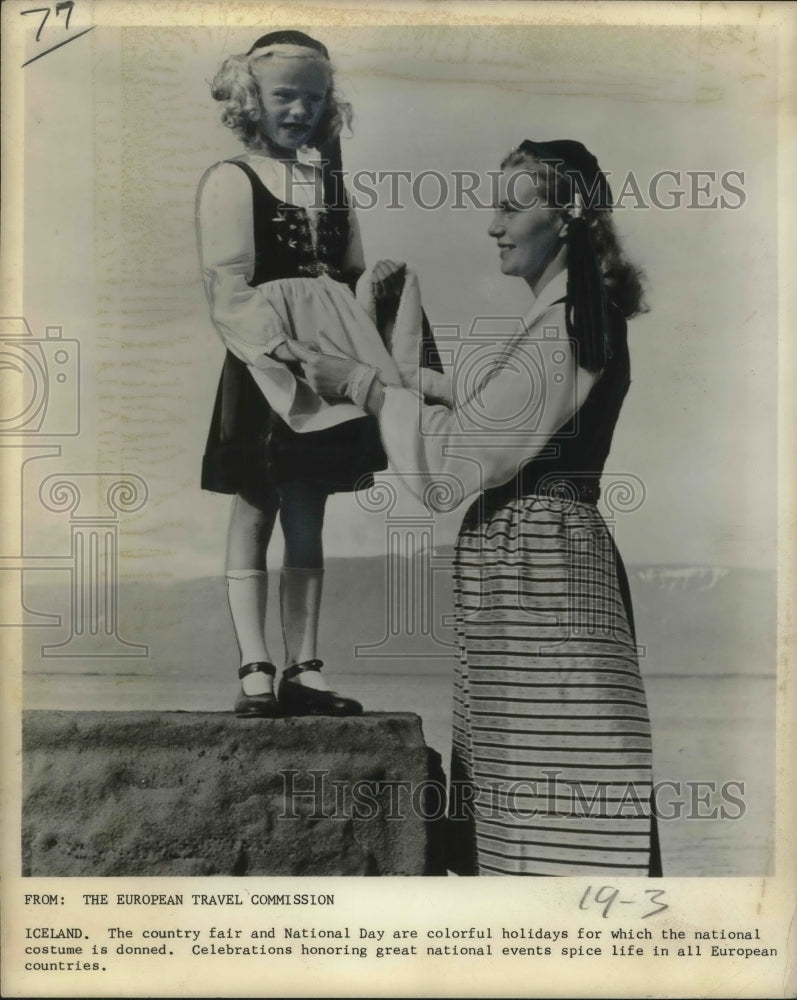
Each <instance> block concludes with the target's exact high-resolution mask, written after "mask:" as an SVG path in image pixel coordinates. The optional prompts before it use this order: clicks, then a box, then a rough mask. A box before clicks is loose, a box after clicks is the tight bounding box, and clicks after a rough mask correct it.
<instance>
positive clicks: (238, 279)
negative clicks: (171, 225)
mask: <svg viewBox="0 0 797 1000" xmlns="http://www.w3.org/2000/svg"><path fill="white" fill-rule="evenodd" d="M245 160H246V163H247V165H248V166H250V167H251V168H252V169H253V170H254V171H255V172H256V173H257V175H258V177H259V178H260V179H261V180H262V181H263V183H264V184H265V186H266V187H267V188H268V189H269V191H271V193H272V194H273V195H274V196H275V197H276V198H277V199H278V200H279V201H281V202H287V201H288V199H289V198H290V199H291V202H290V203H292V204H296V205H299V207H301V208H304V209H306V210H307V214H308V218H309V220H310V227H311V232H312V233H313V238H315V235H314V234H315V224H316V222H317V217H318V210H317V209H314V207H313V206H314V205H318V204H320V203H321V197H320V191H321V171H320V169H319V168H318V167H317V166H315V165H314V164H309V163H294V164H292V165H290V164H286V163H283V162H282V161H279V160H274V159H272V158H271V157H267V156H257V155H255V154H250V155H248V156H247V157H245ZM316 199H317V200H316ZM196 220H197V243H198V247H199V259H200V267H201V269H202V280H203V284H204V286H205V294H206V295H207V299H208V303H209V305H210V315H211V318H212V320H213V324H214V326H215V327H216V330H217V331H218V333H219V336H220V337H221V339H222V340H223V341H224V344H225V345H226V346H227V347H228V348H229V350H230V351H232V353H233V354H234V355H236V357H238V358H240V359H241V360H242V361H245V362H246V363H247V364H248V365H253V366H254V367H256V368H261V369H272V368H273V366H274V365H275V364H278V362H275V361H274V360H273V359H271V358H267V357H266V355H267V352H269V351H273V350H274V348H275V347H276V346H277V345H278V344H279V343H280V342H281V341H282V340H283V338H284V328H283V323H282V319H281V318H280V315H279V313H278V311H276V310H275V309H274V307H273V306H272V304H271V303H270V302H269V298H268V282H266V283H265V284H264V285H262V286H260V287H255V288H252V287H251V286H250V285H249V281H251V279H252V276H253V275H254V271H255V240H254V219H253V211H252V185H251V183H250V180H249V178H248V177H247V176H246V174H245V173H244V172H243V170H241V169H240V168H239V167H236V166H235V165H234V164H231V163H217V164H215V165H214V166H213V167H211V168H210V169H209V170H208V171H207V172H206V173H205V175H204V177H203V178H202V180H201V181H200V184H199V190H198V192H197V202H196ZM364 266H365V265H364V262H363V251H362V243H361V239H360V231H359V227H358V224H357V219H356V215H355V213H354V212H349V243H348V247H347V250H346V255H345V259H344V265H343V267H344V270H348V269H352V270H355V269H356V270H362V269H363V268H364Z"/></svg>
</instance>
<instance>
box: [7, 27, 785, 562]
mask: <svg viewBox="0 0 797 1000" xmlns="http://www.w3.org/2000/svg"><path fill="white" fill-rule="evenodd" d="M768 30H769V29H764V28H759V29H756V30H753V29H747V28H737V29H732V30H731V29H723V30H716V31H707V30H702V31H701V30H699V29H697V28H685V27H684V28H669V29H665V28H652V27H650V28H609V27H606V28H595V27H591V28H580V27H539V26H538V27H526V28H519V27H518V28H497V27H496V28H478V29H477V28H471V27H460V28H443V27H439V28H423V29H417V28H395V27H393V28H378V29H377V28H354V27H352V28H348V29H346V30H341V29H333V28H324V29H318V30H317V31H316V35H317V36H318V37H319V38H321V39H322V40H323V41H324V42H325V44H326V45H327V47H328V48H329V50H330V52H331V54H332V58H333V61H334V63H335V66H336V73H337V83H338V86H339V88H340V90H341V91H342V92H343V94H344V95H345V97H346V98H347V99H348V100H350V101H351V103H352V104H353V106H354V112H355V119H354V124H353V129H352V132H351V134H350V135H348V134H347V135H346V136H345V138H344V141H343V156H344V165H345V167H346V168H347V169H348V170H349V171H357V170H370V171H399V170H404V171H410V172H412V174H413V176H415V175H417V174H418V173H419V172H420V171H425V170H427V171H428V170H435V171H439V172H440V173H441V174H442V175H443V177H444V178H446V180H447V182H448V183H450V184H451V185H452V186H453V183H454V181H453V178H454V172H455V171H463V170H470V171H475V172H476V173H477V174H478V175H479V176H484V175H486V174H487V172H488V171H491V170H495V169H496V168H497V166H498V163H499V162H500V160H501V158H502V156H503V155H504V154H505V153H506V152H507V151H508V149H510V148H511V147H513V146H515V145H517V144H518V143H519V142H520V141H521V140H522V139H524V138H534V139H554V138H576V139H579V140H581V141H582V142H584V144H585V145H586V146H587V147H588V148H589V149H591V150H592V151H593V152H594V153H595V155H596V156H597V158H598V160H599V162H600V164H601V166H602V167H603V169H604V170H606V171H608V172H609V174H610V179H611V181H612V184H613V186H614V188H615V194H617V193H618V189H622V182H623V180H624V179H625V178H626V176H627V175H628V173H629V172H632V173H633V175H634V177H635V178H636V179H637V180H638V182H639V187H640V190H641V191H642V192H643V197H644V195H645V193H646V192H647V191H648V188H649V184H650V182H651V179H652V178H653V177H654V176H655V175H656V174H657V173H658V172H660V171H664V170H669V171H675V172H680V180H677V179H671V180H670V181H669V182H668V183H666V184H663V186H662V190H664V191H665V192H666V191H669V190H672V189H673V188H678V189H680V190H683V191H685V192H686V195H687V197H686V198H685V201H688V194H689V190H690V189H689V185H690V180H689V176H688V174H687V171H713V172H714V173H715V176H716V177H717V179H718V180H717V181H716V182H715V183H714V184H713V185H712V186H711V190H710V192H709V195H708V197H711V196H712V195H714V194H722V193H723V192H722V190H720V185H719V178H720V177H721V176H722V175H723V174H726V173H727V172H729V171H734V172H736V173H735V174H734V177H735V180H734V181H733V182H734V183H735V184H736V185H737V186H741V188H742V190H743V204H742V205H741V206H740V207H736V208H726V209H720V208H708V209H705V208H704V209H700V208H694V207H687V205H686V204H683V205H682V206H681V207H680V208H675V209H673V210H669V211H667V210H662V209H659V208H656V207H655V206H654V207H646V208H645V207H640V206H639V204H638V202H637V199H636V198H635V197H633V196H630V197H628V198H627V199H626V200H625V201H624V205H623V207H618V208H617V210H616V212H615V217H616V223H617V226H618V230H619V232H620V234H621V236H622V238H623V240H624V244H625V246H626V248H627V250H628V253H629V255H630V256H631V257H632V259H634V260H635V261H636V262H638V263H639V264H640V265H641V266H642V267H643V268H644V269H645V271H646V273H647V275H648V281H649V295H648V298H649V303H650V307H651V308H650V312H649V313H648V314H646V315H645V316H642V317H640V318H638V319H636V320H634V321H633V322H632V325H631V329H630V346H631V354H632V386H631V390H630V392H629V395H628V397H627V401H626V404H625V407H624V410H623V413H622V415H621V418H620V422H619V424H618V428H617V431H616V434H615V440H614V445H613V449H612V453H611V455H610V457H609V461H608V463H607V481H608V479H610V478H611V477H614V478H615V479H617V478H620V479H622V477H623V476H625V475H632V476H634V477H636V478H637V479H638V480H641V482H642V483H643V484H644V490H645V494H644V502H643V503H641V504H640V505H639V506H638V508H637V509H636V510H634V511H633V512H627V513H622V514H618V515H617V518H616V521H614V522H613V527H614V529H615V530H616V534H617V539H618V542H619V544H620V547H621V550H622V552H623V554H624V557H625V559H626V561H627V562H629V563H632V564H640V563H689V564H697V565H736V566H750V567H756V568H769V567H773V566H774V565H775V559H776V532H775V482H776V451H775V448H776V424H775V419H776V410H777V289H778V276H777V228H776V224H777V211H776V208H777V206H776V203H775V199H774V192H775V191H776V180H777V178H776V170H775V168H776V117H775V113H776V100H775V99H776V93H775V89H774V87H775V74H774V72H773V70H772V67H773V66H774V61H775V56H776V50H775V39H774V36H773V35H772V34H771V33H769V34H768V33H767V32H768ZM257 34H258V32H254V34H253V32H252V30H251V29H247V30H242V29H232V28H224V29H218V30H217V29H210V28H203V29H177V28H171V29H170V28H160V29H155V28H147V29H144V28H138V29H133V28H128V29H123V30H120V29H116V28H110V27H108V28H105V27H98V28H96V29H95V30H94V31H92V32H91V33H90V34H89V35H87V36H86V39H85V40H84V41H85V44H84V41H83V40H81V41H79V42H77V43H76V44H75V45H69V46H66V47H65V48H64V49H63V50H60V51H59V52H56V53H53V54H52V55H50V56H48V57H47V58H46V59H41V60H39V61H37V62H36V63H35V64H32V65H31V66H29V67H28V68H27V70H26V72H27V73H28V75H27V76H26V84H27V88H26V94H25V133H24V139H23V141H24V149H25V190H24V213H25V214H24V218H25V246H24V292H23V297H22V299H21V300H20V301H19V303H18V307H17V308H18V310H19V313H20V314H23V315H24V316H25V318H26V319H27V321H28V324H29V326H30V329H31V330H32V332H33V336H34V338H42V337H43V336H44V331H45V328H46V327H47V326H53V325H57V326H60V327H62V330H63V334H62V337H63V338H65V339H67V340H70V341H77V342H78V347H79V352H80V391H79V405H80V426H79V433H76V434H70V435H69V436H63V431H64V428H65V426H66V424H64V423H63V422H62V423H61V425H60V426H59V420H60V418H59V417H58V413H59V412H60V411H59V410H58V407H62V408H63V407H65V408H66V409H65V411H64V412H68V411H69V406H70V405H71V404H70V402H69V400H68V399H67V398H66V396H63V397H61V396H59V397H58V398H55V394H56V391H57V389H58V388H59V387H56V386H55V383H54V382H53V387H54V388H53V392H54V401H53V402H52V403H51V409H50V411H49V414H48V421H49V423H48V424H47V425H46V427H45V428H44V430H43V432H42V434H40V436H39V437H38V438H37V439H36V441H35V442H33V441H32V439H29V443H30V444H32V443H35V444H41V445H42V446H44V445H50V446H52V445H53V444H54V443H55V444H58V445H60V448H61V453H60V455H58V456H52V455H48V454H45V451H44V450H43V451H41V452H40V454H41V457H40V458H39V459H38V460H37V461H32V462H28V464H27V465H26V466H25V467H24V472H23V471H21V468H14V467H12V466H13V463H12V466H9V468H11V475H16V476H18V477H19V479H20V480H21V497H22V503H23V507H24V517H25V522H24V528H23V533H24V535H25V547H26V551H28V552H31V553H35V552H40V553H54V552H55V551H56V550H57V551H59V552H60V551H62V550H64V549H65V548H66V550H68V545H69V530H68V528H67V525H66V522H65V519H64V516H63V512H61V513H59V512H53V511H50V510H47V509H45V507H44V506H43V505H42V502H41V499H40V496H39V487H40V485H41V481H42V479H43V478H44V477H46V476H49V475H51V474H53V473H56V472H58V473H70V474H74V473H94V472H100V473H102V474H103V475H106V474H107V475H109V476H114V475H117V474H118V473H126V474H134V475H136V476H138V477H140V478H141V479H142V480H143V481H144V482H145V483H146V485H147V498H146V501H145V502H144V503H143V504H142V506H141V507H140V509H138V510H137V511H132V512H130V513H128V514H126V515H124V516H123V517H122V518H121V520H120V546H121V553H122V559H121V567H122V574H123V575H124V576H125V577H126V578H130V579H147V578H153V579H155V578H157V579H160V580H168V579H169V578H178V577H180V578H182V577H199V576H207V575H212V574H215V573H218V572H219V571H220V569H221V566H222V564H223V551H224V543H225V534H226V525H227V514H228V509H229V498H227V497H221V496H214V495H210V494H206V493H202V492H201V491H200V489H199V485H198V483H199V470H200V464H201V457H202V452H203V448H204V443H205V437H206V434H207V427H208V423H209V419H210V413H211V408H212V401H213V395H214V392H215V386H216V382H217V380H218V375H219V371H220V367H221V362H222V359H223V348H222V345H221V343H220V341H219V339H218V337H217V335H216V333H215V331H214V329H213V327H212V325H211V323H210V320H209V318H208V314H207V306H206V303H205V300H204V296H203V292H202V288H201V285H200V281H199V273H198V266H197V258H196V245H195V233H194V195H195V191H196V186H197V184H198V182H199V179H200V177H201V176H202V173H203V172H204V170H205V169H206V168H207V167H208V166H209V165H211V164H212V163H214V162H216V161H218V160H220V159H224V158H226V157H229V156H232V155H236V153H238V152H239V151H240V148H239V147H238V145H237V143H236V141H235V139H234V137H232V136H231V135H230V133H229V132H228V131H227V130H225V129H224V128H223V127H222V126H221V125H220V124H219V122H218V107H217V106H216V105H215V103H214V102H213V101H212V99H211V98H210V96H209V87H208V82H209V80H210V79H211V78H212V76H213V75H214V73H215V71H216V69H217V68H218V66H219V64H220V62H221V60H222V59H223V58H224V56H226V55H228V54H230V53H233V52H240V51H244V50H246V49H248V48H249V46H250V45H251V43H252V41H253V40H254V38H255V37H257ZM742 175H743V180H741V179H740V178H741V177H742ZM423 190H424V192H425V195H424V196H425V197H426V198H431V197H432V196H433V194H434V193H435V188H434V186H430V187H428V188H424V189H423ZM480 190H481V189H480ZM486 190H487V189H486V188H485V191H486ZM380 191H381V192H382V193H384V192H383V189H382V188H380ZM700 197H701V198H702V196H700ZM644 200H648V199H644ZM699 200H700V199H699ZM729 200H730V201H731V203H732V204H734V205H735V204H737V203H738V202H739V201H740V200H741V199H740V198H738V197H733V198H729ZM489 214H490V213H489V211H488V210H486V209H479V208H475V207H472V206H471V207H467V208H460V209H455V208H452V207H451V206H450V204H448V203H447V204H446V205H444V206H443V207H441V208H440V209H437V210H430V209H425V208H423V207H422V206H419V205H412V204H408V205H407V206H405V207H404V208H402V209H398V210H396V209H393V210H391V209H388V208H387V207H386V205H385V198H384V197H383V198H381V199H380V201H379V203H378V205H377V206H376V207H374V208H372V209H370V210H369V209H365V208H364V209H362V210H361V211H360V212H359V219H360V226H361V230H362V233H363V240H364V244H365V250H366V256H367V258H368V260H369V261H373V260H376V259H378V258H379V257H385V256H387V257H391V258H394V259H401V260H406V261H408V262H409V263H410V264H411V266H412V267H413V268H414V269H415V270H416V271H417V273H418V275H419V277H420V281H421V286H422V290H423V296H424V303H425V306H426V309H427V313H428V314H429V316H430V318H431V321H432V323H433V324H434V325H435V326H436V327H438V328H445V329H444V330H443V331H442V332H443V335H444V336H446V337H448V338H450V337H451V335H452V332H455V331H456V330H459V331H460V332H461V334H466V333H467V331H468V330H469V329H470V327H471V325H472V323H473V322H474V319H475V318H477V317H491V316H493V317H496V316H498V317H500V316H517V315H523V314H524V313H525V312H526V311H527V310H528V308H529V306H530V303H531V298H530V293H529V290H528V288H527V287H526V286H525V284H524V283H523V282H522V281H519V280H518V279H511V278H505V277H503V276H501V275H500V274H499V271H498V260H497V257H496V251H495V248H494V245H493V241H492V240H491V239H490V238H489V237H488V236H487V226H488V223H489ZM46 350H47V351H50V352H51V351H52V350H53V348H52V347H48V348H47V349H46ZM69 350H70V351H73V350H74V348H73V347H72V346H70V347H69ZM72 384H73V383H72V382H70V386H71V385H72ZM70 391H71V390H70ZM64 392H66V389H65V390H64ZM64 419H65V418H64ZM67 422H68V421H67ZM34 454H36V452H35V450H34V451H30V452H28V453H27V455H28V456H29V457H30V456H33V455H34ZM364 506H366V505H364V504H363V503H361V502H358V500H357V498H355V497H353V496H351V495H339V496H335V497H333V498H332V499H331V500H330V505H329V508H328V515H327V522H326V529H325V547H326V551H327V553H328V554H329V555H337V556H345V555H366V554H373V555H378V554H380V553H382V552H383V551H384V545H385V537H386V532H387V530H388V528H389V524H386V520H385V515H384V514H383V513H380V512H374V511H368V510H365V509H363V507H364ZM460 516H461V512H460V514H459V515H457V514H453V515H449V516H446V517H442V518H440V519H438V521H436V522H434V523H433V524H432V523H431V521H429V520H428V519H427V518H426V515H425V514H424V512H423V510H422V508H418V507H417V505H416V506H413V505H412V504H411V503H410V502H409V500H408V499H407V498H401V502H400V504H399V507H398V508H396V509H395V510H394V511H392V512H391V513H390V515H389V518H388V520H390V519H393V520H396V519H398V520H400V519H401V518H405V519H406V518H410V519H411V518H413V517H414V518H415V519H416V523H417V524H418V525H420V526H421V527H423V529H424V530H425V531H426V532H427V535H426V537H427V538H430V539H432V542H433V544H450V543H451V542H452V541H453V538H454V535H455V532H456V528H457V524H458V520H459V517H460ZM277 535H278V533H277ZM280 556H281V539H280V538H279V537H275V539H274V542H273V544H272V550H271V553H270V561H271V562H272V563H273V564H274V565H278V564H279V560H280Z"/></svg>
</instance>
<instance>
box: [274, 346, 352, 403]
mask: <svg viewBox="0 0 797 1000" xmlns="http://www.w3.org/2000/svg"><path fill="white" fill-rule="evenodd" d="M285 346H286V347H287V348H288V350H290V351H291V352H292V354H293V358H292V360H294V361H300V362H301V364H302V368H303V369H304V377H305V378H306V379H307V381H308V382H309V383H310V386H311V387H312V388H313V389H315V391H316V392H317V393H318V395H319V396H325V397H327V398H328V399H341V398H345V397H346V396H347V395H348V394H347V391H346V390H347V387H348V384H349V380H350V378H351V376H352V373H353V372H354V370H355V368H358V367H359V365H360V362H359V361H355V360H354V359H353V358H339V357H334V356H333V355H331V354H321V353H320V351H317V350H310V349H309V348H307V347H306V346H304V345H302V344H298V343H296V342H295V341H286V342H285Z"/></svg>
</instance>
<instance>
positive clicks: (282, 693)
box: [277, 660, 363, 715]
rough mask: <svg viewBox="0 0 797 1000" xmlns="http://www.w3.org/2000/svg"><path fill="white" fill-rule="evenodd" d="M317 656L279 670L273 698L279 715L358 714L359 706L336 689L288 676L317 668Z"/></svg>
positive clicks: (360, 708)
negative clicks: (280, 673) (305, 683)
mask: <svg viewBox="0 0 797 1000" xmlns="http://www.w3.org/2000/svg"><path fill="white" fill-rule="evenodd" d="M323 665H324V664H323V663H322V662H321V660H305V662H304V663H296V664H294V666H292V667H287V668H286V669H285V670H283V671H282V679H281V680H280V683H279V688H278V689H277V700H278V702H279V707H280V709H281V710H282V713H283V715H360V714H361V712H362V710H363V707H362V705H361V704H360V703H359V701H355V700H354V699H353V698H344V697H343V695H340V694H338V693H337V691H318V690H316V689H315V688H310V687H305V686H304V685H303V684H299V683H298V682H297V681H294V680H292V678H293V677H296V675H297V674H302V673H304V672H305V671H306V670H320V669H321V667H323Z"/></svg>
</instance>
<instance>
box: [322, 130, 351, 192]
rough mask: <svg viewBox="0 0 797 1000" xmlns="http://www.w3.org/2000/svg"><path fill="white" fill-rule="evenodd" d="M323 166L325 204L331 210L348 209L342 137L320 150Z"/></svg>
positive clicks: (337, 137) (326, 144) (336, 138)
mask: <svg viewBox="0 0 797 1000" xmlns="http://www.w3.org/2000/svg"><path fill="white" fill-rule="evenodd" d="M319 152H320V153H321V158H322V161H323V166H322V168H321V171H322V177H323V185H324V202H325V203H326V205H327V207H329V208H346V207H347V203H346V187H345V185H344V183H343V154H342V152H341V148H340V137H339V136H335V138H334V139H332V140H331V141H330V142H328V143H325V144H324V145H323V146H321V147H320V148H319Z"/></svg>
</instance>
